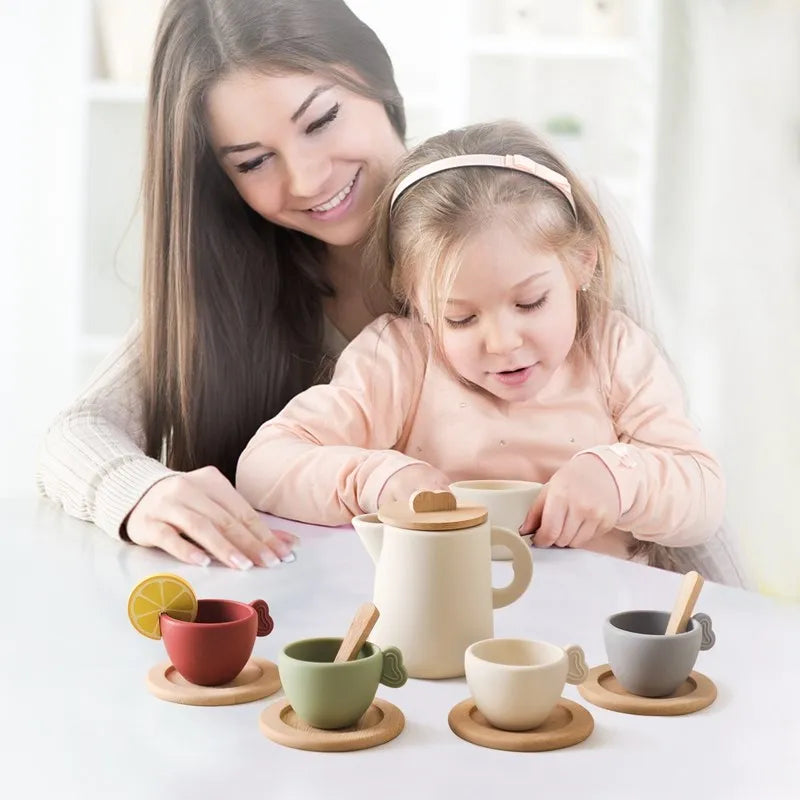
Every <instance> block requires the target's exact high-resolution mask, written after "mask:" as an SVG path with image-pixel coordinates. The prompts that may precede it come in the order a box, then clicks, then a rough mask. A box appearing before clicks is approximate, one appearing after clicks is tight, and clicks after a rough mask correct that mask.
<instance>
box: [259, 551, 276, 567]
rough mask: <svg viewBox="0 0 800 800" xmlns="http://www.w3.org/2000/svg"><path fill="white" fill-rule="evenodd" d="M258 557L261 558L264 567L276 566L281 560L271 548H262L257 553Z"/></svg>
mask: <svg viewBox="0 0 800 800" xmlns="http://www.w3.org/2000/svg"><path fill="white" fill-rule="evenodd" d="M258 557H259V558H260V559H261V563H262V564H263V565H264V566H265V567H277V566H278V564H280V563H281V560H280V559H279V558H278V556H276V555H275V553H273V552H272V550H262V551H261V552H260V553H259V554H258Z"/></svg>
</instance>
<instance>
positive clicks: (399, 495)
mask: <svg viewBox="0 0 800 800" xmlns="http://www.w3.org/2000/svg"><path fill="white" fill-rule="evenodd" d="M449 485H450V481H449V480H448V478H447V475H445V474H444V473H443V472H440V471H439V470H438V469H436V468H435V467H432V466H430V465H429V464H410V465H409V466H407V467H403V468H402V469H400V470H398V471H397V472H395V473H394V475H392V477H391V478H389V480H388V481H386V483H384V484H383V489H381V493H380V494H379V495H378V508H380V507H381V506H383V505H386V504H387V503H393V502H400V503H407V502H408V499H409V497H411V495H412V494H414V492H416V491H417V490H418V489H434V490H438V489H447V487H448V486H449Z"/></svg>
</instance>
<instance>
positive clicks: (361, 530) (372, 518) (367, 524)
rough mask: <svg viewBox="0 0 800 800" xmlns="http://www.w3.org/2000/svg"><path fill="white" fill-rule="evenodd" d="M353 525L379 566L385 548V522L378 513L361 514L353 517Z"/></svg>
mask: <svg viewBox="0 0 800 800" xmlns="http://www.w3.org/2000/svg"><path fill="white" fill-rule="evenodd" d="M353 527H354V528H355V530H356V533H357V534H358V535H359V537H360V539H361V541H362V542H363V543H364V547H366V548H367V552H368V553H369V556H370V558H371V559H372V561H373V562H374V563H375V565H376V566H377V564H378V561H380V557H381V549H382V548H383V523H382V522H381V521H380V520H379V519H378V515H377V514H359V516H357V517H353Z"/></svg>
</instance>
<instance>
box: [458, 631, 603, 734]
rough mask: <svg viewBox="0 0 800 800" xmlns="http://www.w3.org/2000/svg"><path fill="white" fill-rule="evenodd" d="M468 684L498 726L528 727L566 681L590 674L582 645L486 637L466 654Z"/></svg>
mask: <svg viewBox="0 0 800 800" xmlns="http://www.w3.org/2000/svg"><path fill="white" fill-rule="evenodd" d="M464 668H465V672H466V676H467V685H468V686H469V689H470V691H471V692H472V697H473V699H474V700H475V705H476V706H477V707H478V711H480V712H481V714H483V716H484V717H486V719H487V720H488V721H489V722H490V723H491V724H492V725H493V726H494V727H495V728H500V729H502V730H506V731H527V730H531V729H533V728H535V727H537V726H538V725H541V724H542V723H543V722H544V721H545V720H546V719H547V717H548V716H549V715H550V712H551V711H552V710H553V709H554V708H555V705H556V703H557V702H558V699H559V698H560V697H561V692H562V691H563V689H564V684H565V683H566V682H569V683H573V684H576V683H581V682H583V681H584V680H585V679H586V676H587V675H588V669H587V667H586V659H585V657H584V654H583V650H582V649H581V648H580V647H578V646H577V645H570V646H568V647H559V646H558V645H554V644H550V643H548V642H534V641H527V640H525V639H484V640H483V641H481V642H475V644H473V645H471V646H470V647H468V648H467V651H466V653H465V654H464Z"/></svg>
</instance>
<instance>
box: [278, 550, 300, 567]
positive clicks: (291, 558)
mask: <svg viewBox="0 0 800 800" xmlns="http://www.w3.org/2000/svg"><path fill="white" fill-rule="evenodd" d="M296 559H297V556H296V555H295V554H294V551H293V550H290V551H289V554H288V555H286V556H284V557H283V558H282V559H281V561H282V562H283V563H284V564H291V563H292V562H293V561H295V560H296Z"/></svg>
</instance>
